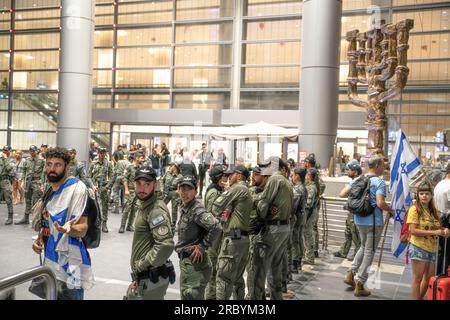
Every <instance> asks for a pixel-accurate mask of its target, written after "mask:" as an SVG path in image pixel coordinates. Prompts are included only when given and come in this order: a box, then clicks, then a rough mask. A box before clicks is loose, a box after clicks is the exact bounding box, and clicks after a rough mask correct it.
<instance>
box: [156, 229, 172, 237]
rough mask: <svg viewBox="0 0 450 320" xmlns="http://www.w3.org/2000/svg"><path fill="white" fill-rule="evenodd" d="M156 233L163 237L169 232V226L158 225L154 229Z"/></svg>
mask: <svg viewBox="0 0 450 320" xmlns="http://www.w3.org/2000/svg"><path fill="white" fill-rule="evenodd" d="M156 233H157V234H158V235H159V236H161V237H163V236H165V235H167V234H168V233H169V227H167V226H160V227H158V228H157V229H156Z"/></svg>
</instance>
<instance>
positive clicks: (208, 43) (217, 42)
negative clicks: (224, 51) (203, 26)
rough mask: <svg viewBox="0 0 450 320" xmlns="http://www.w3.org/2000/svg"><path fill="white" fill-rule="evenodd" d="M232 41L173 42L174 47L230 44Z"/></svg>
mask: <svg viewBox="0 0 450 320" xmlns="http://www.w3.org/2000/svg"><path fill="white" fill-rule="evenodd" d="M232 44H233V41H211V42H207V41H206V42H185V43H175V46H176V47H195V46H208V45H232Z"/></svg>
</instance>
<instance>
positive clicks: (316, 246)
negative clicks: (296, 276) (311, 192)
mask: <svg viewBox="0 0 450 320" xmlns="http://www.w3.org/2000/svg"><path fill="white" fill-rule="evenodd" d="M317 178H318V180H319V185H320V194H319V195H318V198H319V204H318V205H317V221H316V223H315V224H314V227H313V230H314V239H315V240H314V241H315V242H314V251H315V254H316V255H317V254H318V251H319V227H318V225H317V222H318V221H319V211H320V196H321V195H322V194H323V193H324V192H325V189H326V185H325V183H324V182H323V180H322V178H320V177H319V176H317Z"/></svg>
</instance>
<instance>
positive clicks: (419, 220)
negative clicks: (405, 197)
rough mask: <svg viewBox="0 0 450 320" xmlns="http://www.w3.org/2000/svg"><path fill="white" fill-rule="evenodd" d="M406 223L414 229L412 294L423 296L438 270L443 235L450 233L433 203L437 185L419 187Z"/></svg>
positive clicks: (411, 243)
mask: <svg viewBox="0 0 450 320" xmlns="http://www.w3.org/2000/svg"><path fill="white" fill-rule="evenodd" d="M406 223H407V224H408V226H409V230H410V232H411V239H410V243H409V249H408V250H409V252H408V254H409V257H410V259H411V265H412V273H413V274H412V284H411V297H412V298H413V299H415V300H421V299H423V296H424V295H425V293H426V292H427V288H428V282H429V280H430V278H431V277H432V276H433V275H434V272H435V263H436V258H437V250H438V248H437V245H438V239H439V236H443V237H446V238H448V237H449V236H450V230H449V229H447V228H442V227H441V223H440V220H439V215H438V213H437V210H436V207H435V206H434V203H433V189H432V187H431V186H430V185H429V184H428V183H422V184H421V185H420V186H419V187H418V189H417V195H416V202H415V204H414V205H412V206H411V207H410V208H409V211H408V218H407V221H406Z"/></svg>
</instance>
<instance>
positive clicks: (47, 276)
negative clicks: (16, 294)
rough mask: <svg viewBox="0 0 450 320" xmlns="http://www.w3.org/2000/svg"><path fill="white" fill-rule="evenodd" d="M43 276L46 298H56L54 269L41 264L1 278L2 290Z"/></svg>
mask: <svg viewBox="0 0 450 320" xmlns="http://www.w3.org/2000/svg"><path fill="white" fill-rule="evenodd" d="M38 277H43V278H44V280H45V285H46V293H45V295H46V299H47V300H56V276H55V274H54V273H53V271H52V270H51V269H50V268H49V267H46V266H39V267H35V268H31V269H28V270H24V271H22V272H19V273H17V274H14V275H11V276H8V277H5V278H3V279H0V292H1V291H4V290H8V289H12V288H14V287H16V286H18V285H20V284H22V283H25V282H28V281H31V280H33V279H35V278H38Z"/></svg>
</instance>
